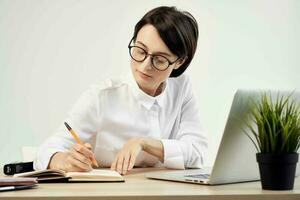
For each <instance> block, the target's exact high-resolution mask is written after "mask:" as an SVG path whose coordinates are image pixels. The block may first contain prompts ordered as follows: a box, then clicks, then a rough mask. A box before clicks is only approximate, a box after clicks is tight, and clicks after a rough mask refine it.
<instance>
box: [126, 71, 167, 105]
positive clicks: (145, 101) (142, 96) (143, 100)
mask: <svg viewBox="0 0 300 200" xmlns="http://www.w3.org/2000/svg"><path fill="white" fill-rule="evenodd" d="M127 77H128V83H129V85H130V89H131V91H132V92H133V95H134V96H135V98H136V99H137V100H138V102H139V103H140V104H142V105H143V106H144V107H145V108H146V109H147V110H149V109H150V108H151V107H152V106H153V105H154V104H158V106H159V107H160V108H162V107H163V106H164V102H165V99H166V93H167V88H168V87H167V86H168V80H166V81H165V82H164V83H163V88H162V92H161V93H160V94H159V95H158V96H155V97H153V96H150V95H148V94H146V93H145V92H144V91H143V90H141V89H140V88H139V86H138V84H137V82H136V81H135V79H134V77H133V74H132V73H131V72H130V73H129V74H128V76H127Z"/></svg>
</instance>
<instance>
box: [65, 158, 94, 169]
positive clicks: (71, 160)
mask: <svg viewBox="0 0 300 200" xmlns="http://www.w3.org/2000/svg"><path fill="white" fill-rule="evenodd" d="M68 161H69V163H70V164H71V165H73V166H74V167H78V168H80V169H82V170H83V171H90V170H91V167H90V165H87V164H85V163H83V162H81V161H79V160H77V159H76V158H74V157H73V156H72V155H70V156H68Z"/></svg>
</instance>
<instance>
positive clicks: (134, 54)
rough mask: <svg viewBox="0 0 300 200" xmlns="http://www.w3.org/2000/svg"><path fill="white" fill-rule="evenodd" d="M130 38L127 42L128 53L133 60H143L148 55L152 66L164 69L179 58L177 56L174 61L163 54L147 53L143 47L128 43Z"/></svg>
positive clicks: (160, 69)
mask: <svg viewBox="0 0 300 200" xmlns="http://www.w3.org/2000/svg"><path fill="white" fill-rule="evenodd" d="M132 40H133V38H132V39H131V40H130V42H129V44H128V49H129V55H130V57H131V58H132V59H133V60H135V61H137V62H143V61H144V60H146V58H147V57H148V56H150V57H151V63H152V67H154V68H155V69H157V70H159V71H165V70H166V69H168V67H169V66H170V65H172V64H174V63H175V62H176V61H177V60H179V58H177V59H176V60H175V61H173V62H171V61H169V60H168V58H166V57H165V56H162V55H153V54H149V53H148V52H147V51H146V50H145V49H143V48H141V47H138V46H131V45H130V44H131V42H132Z"/></svg>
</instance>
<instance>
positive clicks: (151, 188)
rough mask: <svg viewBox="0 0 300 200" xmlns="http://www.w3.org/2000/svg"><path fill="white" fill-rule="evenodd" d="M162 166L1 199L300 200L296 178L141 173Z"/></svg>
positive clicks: (8, 194)
mask: <svg viewBox="0 0 300 200" xmlns="http://www.w3.org/2000/svg"><path fill="white" fill-rule="evenodd" d="M154 170H162V169H153V168H146V169H134V171H132V172H131V174H129V175H126V176H125V183H60V184H56V183H52V184H39V186H38V187H37V188H35V189H28V190H19V191H9V192H1V193H0V200H1V199H18V200H20V199H27V200H28V199H31V200H40V199H47V200H49V199H58V200H59V199H64V200H66V199H68V200H71V199H72V200H73V199H75V200H76V199H81V200H84V199H91V200H94V199H107V200H110V199H126V200H129V199H130V200H131V199H143V200H150V199H151V200H159V199H164V200H166V199H172V200H176V199H184V200H190V199H198V200H201V199H205V200H212V199H214V200H218V199H222V200H224V199H225V200H233V199H242V200H249V199H255V200H259V199H265V200H277V199H278V200H279V199H280V200H283V199H295V200H296V199H297V200H300V178H299V177H298V178H296V179H295V186H294V190H290V191H269V190H262V189H261V185H260V182H249V183H239V184H228V185H219V186H204V185H196V184H187V183H179V182H170V181H159V180H151V179H147V178H145V176H144V173H145V172H149V171H154Z"/></svg>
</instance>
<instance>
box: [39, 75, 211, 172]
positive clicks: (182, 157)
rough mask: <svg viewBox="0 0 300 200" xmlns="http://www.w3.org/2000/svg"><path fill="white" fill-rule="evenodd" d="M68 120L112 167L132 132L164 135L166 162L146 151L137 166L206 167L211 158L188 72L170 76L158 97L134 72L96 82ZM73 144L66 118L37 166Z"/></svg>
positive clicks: (102, 161)
mask: <svg viewBox="0 0 300 200" xmlns="http://www.w3.org/2000/svg"><path fill="white" fill-rule="evenodd" d="M65 121H66V122H67V123H69V124H70V126H71V127H72V128H73V130H75V132H77V134H78V135H79V138H81V140H82V141H84V142H90V143H91V144H92V146H93V151H94V154H95V158H96V160H97V162H98V163H99V164H100V166H103V167H110V165H111V163H112V162H113V160H114V159H115V157H116V155H117V153H118V152H119V151H120V150H121V149H122V147H123V145H124V144H125V143H126V141H128V140H129V139H130V138H133V137H149V138H155V139H158V140H161V142H162V144H163V148H164V163H160V161H159V160H158V158H156V157H154V156H152V155H150V154H148V153H147V152H144V151H142V152H141V153H140V154H139V155H138V156H137V159H136V164H135V166H141V167H145V166H165V167H168V168H175V169H184V168H201V167H202V166H203V163H204V162H205V161H206V159H207V137H206V134H205V131H203V128H202V127H201V125H200V120H199V111H198V109H197V107H196V101H195V98H194V96H193V93H192V88H191V83H190V80H189V78H188V77H187V76H186V75H185V74H183V75H181V76H179V77H177V78H169V79H167V80H166V81H165V83H164V86H163V91H162V93H161V94H160V95H158V96H156V97H152V96H149V95H147V94H146V93H144V92H143V91H142V90H141V89H140V88H139V87H138V85H137V83H136V81H135V80H134V78H133V75H132V74H130V75H127V76H125V78H119V79H110V80H107V81H104V82H103V84H100V85H94V86H91V87H90V89H89V90H87V91H86V92H84V93H83V95H82V96H81V97H80V98H79V100H78V101H77V102H76V103H75V105H74V106H73V108H72V109H71V111H70V112H69V114H68V117H67V118H66V119H65ZM74 143H75V140H74V139H73V138H72V136H71V134H70V133H69V132H68V130H67V129H66V127H64V125H63V123H62V124H61V126H60V128H59V129H58V131H57V132H56V133H55V134H54V135H53V136H51V137H50V138H48V139H47V140H46V141H45V142H44V143H43V144H42V145H41V147H40V148H39V151H38V153H37V157H36V159H35V161H34V167H35V169H46V168H47V166H48V164H49V160H50V158H51V156H52V155H53V154H54V153H56V152H64V151H67V150H68V149H69V148H70V147H71V146H72V145H73V144H74Z"/></svg>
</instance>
